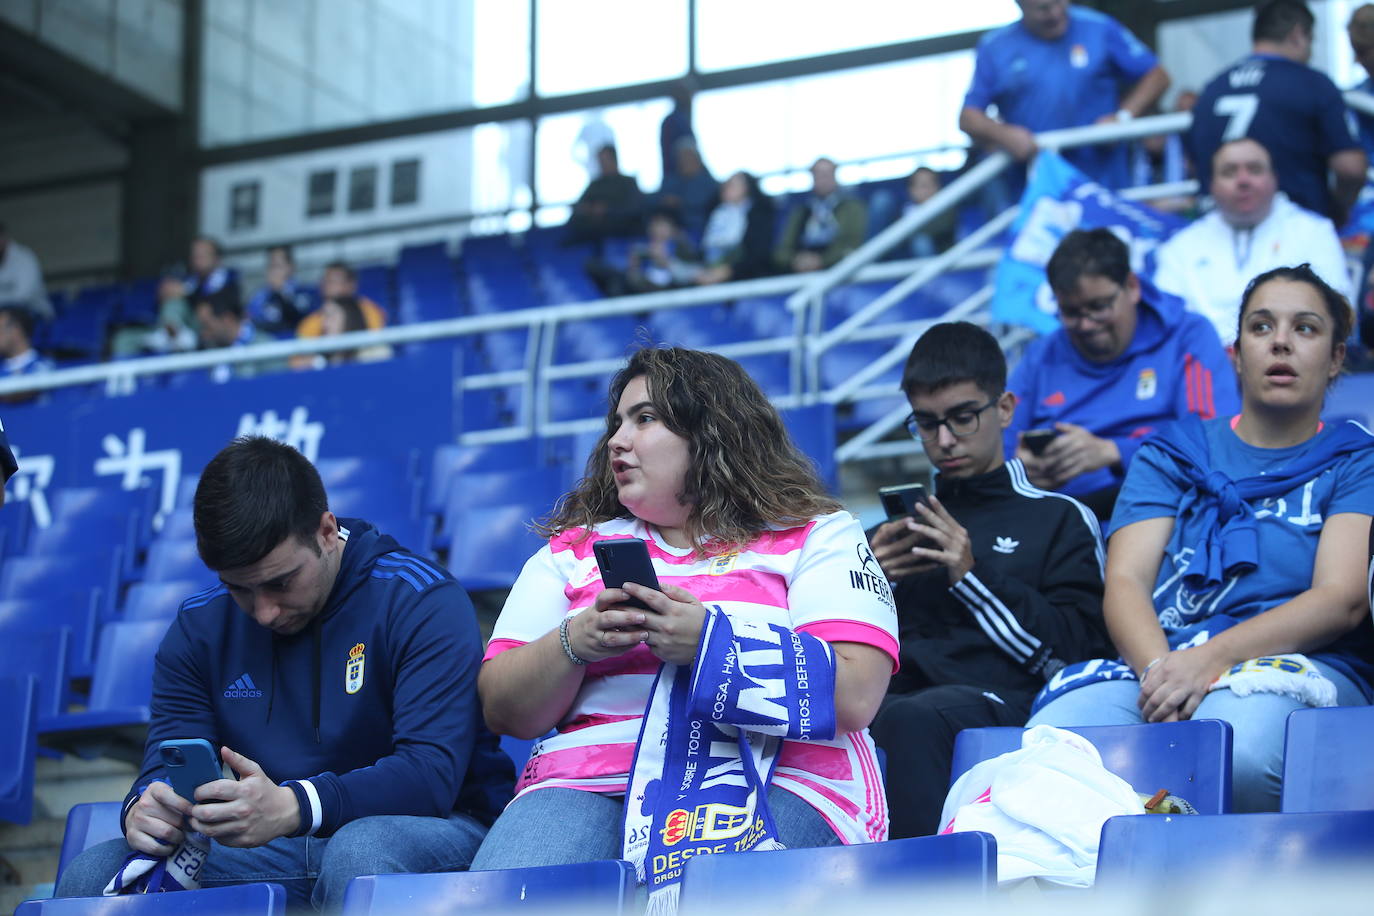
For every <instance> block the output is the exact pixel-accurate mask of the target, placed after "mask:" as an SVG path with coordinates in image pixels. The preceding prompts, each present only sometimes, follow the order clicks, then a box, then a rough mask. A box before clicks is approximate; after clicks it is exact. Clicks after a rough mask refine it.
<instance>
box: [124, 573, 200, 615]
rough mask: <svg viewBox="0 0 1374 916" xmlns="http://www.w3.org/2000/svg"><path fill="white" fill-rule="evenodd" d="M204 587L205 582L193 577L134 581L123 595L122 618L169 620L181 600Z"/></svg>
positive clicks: (174, 613) (179, 605)
mask: <svg viewBox="0 0 1374 916" xmlns="http://www.w3.org/2000/svg"><path fill="white" fill-rule="evenodd" d="M205 588H206V583H205V582H203V581H197V580H195V579H172V580H170V581H167V582H135V583H134V584H133V585H131V586H129V591H128V593H127V594H125V596H124V619H125V620H170V619H171V618H173V617H175V616H176V615H177V610H178V609H179V608H180V607H181V602H183V601H185V600H186V599H187V598H189V597H191V596H192V595H194V594H195V593H197V592H199V591H202V590H203V589H205Z"/></svg>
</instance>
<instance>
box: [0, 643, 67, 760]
mask: <svg viewBox="0 0 1374 916" xmlns="http://www.w3.org/2000/svg"><path fill="white" fill-rule="evenodd" d="M70 638H71V630H70V629H68V628H67V627H62V626H58V627H52V628H51V629H45V630H20V629H15V628H12V627H4V626H0V673H3V674H4V676H5V677H24V676H26V675H27V676H32V677H33V678H34V680H35V681H36V682H37V684H38V693H37V697H38V699H37V706H36V709H37V711H38V715H40V716H55V715H57V714H58V713H59V712H61V711H62V710H63V709H64V708H66V707H65V703H66V692H67V641H68V640H69V639H70ZM4 738H5V733H4V732H3V731H0V740H3V739H4Z"/></svg>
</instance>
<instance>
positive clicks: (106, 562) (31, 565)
mask: <svg viewBox="0 0 1374 916" xmlns="http://www.w3.org/2000/svg"><path fill="white" fill-rule="evenodd" d="M123 556H124V551H123V550H122V549H121V548H118V547H115V548H110V547H108V546H107V547H106V548H105V549H104V550H101V551H98V552H90V551H83V552H80V553H76V552H71V553H66V552H64V553H60V554H46V555H44V556H41V557H10V558H9V559H7V560H6V561H5V565H4V568H3V569H0V599H15V598H51V597H52V596H53V594H54V593H55V592H59V591H60V593H67V592H76V591H82V592H87V593H89V591H90V590H91V589H99V590H100V602H101V609H102V611H105V610H112V609H113V603H112V599H113V596H114V595H115V594H116V593H117V592H118V584H119V573H120V569H121V568H122V558H123Z"/></svg>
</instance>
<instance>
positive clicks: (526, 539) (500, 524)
mask: <svg viewBox="0 0 1374 916" xmlns="http://www.w3.org/2000/svg"><path fill="white" fill-rule="evenodd" d="M552 506H553V504H552V503H549V504H548V505H546V506H542V507H539V506H535V505H531V504H521V503H511V504H508V505H504V506H476V507H473V508H469V509H459V510H456V511H454V512H452V513H450V514H449V516H448V517H447V518H446V519H445V526H446V527H448V528H449V532H450V541H449V544H450V548H449V559H448V570H449V572H451V573H453V575H454V578H456V579H457V580H458V581H459V582H461V583H462V584H463V587H464V588H467V589H469V590H479V589H488V588H509V587H510V586H511V585H513V584H514V583H515V580H516V577H518V576H519V575H520V570H521V568H523V567H524V565H525V561H526V560H528V559H529V558H530V557H532V556H534V554H535V553H537V552H538V551H539V548H541V547H543V546H544V541H543V539H542V538H540V537H539V535H537V534H536V533H535V532H533V531H532V530H530V527H529V526H530V523H531V522H532V521H533V520H534V519H536V518H541V517H543V516H544V515H547V514H548V512H549V510H550V509H551V508H552Z"/></svg>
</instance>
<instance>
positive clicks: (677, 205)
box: [658, 137, 720, 238]
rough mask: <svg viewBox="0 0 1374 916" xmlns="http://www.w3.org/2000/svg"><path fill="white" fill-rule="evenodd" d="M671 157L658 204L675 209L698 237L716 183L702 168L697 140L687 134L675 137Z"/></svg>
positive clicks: (715, 194)
mask: <svg viewBox="0 0 1374 916" xmlns="http://www.w3.org/2000/svg"><path fill="white" fill-rule="evenodd" d="M674 159H675V160H676V162H677V168H676V169H675V170H674V171H673V173H672V174H671V175H664V176H663V186H662V187H661V188H659V191H658V205H659V206H660V207H664V208H667V209H670V210H674V211H676V212H677V214H678V218H679V221H680V222H681V223H682V225H683V228H685V229H686V230H687V232H688V233H690V234H691V236H692V237H693V238H700V237H701V232H702V228H703V227H704V226H705V225H706V214H707V213H709V212H710V210H711V207H712V205H714V204H715V202H716V199H717V197H718V196H719V194H720V185H719V184H718V183H717V182H716V180H715V179H714V178H712V177H711V173H710V172H708V171H706V165H705V164H704V163H703V162H702V161H701V153H700V152H699V151H698V150H697V143H696V141H695V140H693V139H692V138H691V137H682V138H681V139H679V140H678V141H677V146H676V147H675V149H674Z"/></svg>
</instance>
